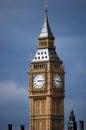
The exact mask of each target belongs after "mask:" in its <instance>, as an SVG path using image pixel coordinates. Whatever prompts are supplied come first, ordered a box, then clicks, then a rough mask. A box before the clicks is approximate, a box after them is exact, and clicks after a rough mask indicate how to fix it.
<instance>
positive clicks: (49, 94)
mask: <svg viewBox="0 0 86 130" xmlns="http://www.w3.org/2000/svg"><path fill="white" fill-rule="evenodd" d="M54 41H55V37H54V36H53V33H52V31H51V28H50V25H49V21H48V12H47V9H46V11H45V20H44V24H43V27H42V30H41V32H40V34H39V36H38V48H37V51H36V54H35V56H34V57H33V59H32V60H31V63H30V67H29V70H28V73H29V99H30V128H29V130H64V67H63V62H62V60H61V59H60V58H59V56H58V55H57V53H56V47H55V42H54Z"/></svg>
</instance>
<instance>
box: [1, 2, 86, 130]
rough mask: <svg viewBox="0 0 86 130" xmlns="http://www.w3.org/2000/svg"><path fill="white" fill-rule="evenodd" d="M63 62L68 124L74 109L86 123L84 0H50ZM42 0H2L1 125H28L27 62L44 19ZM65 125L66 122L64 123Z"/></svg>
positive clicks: (58, 49) (56, 40) (50, 12)
mask: <svg viewBox="0 0 86 130" xmlns="http://www.w3.org/2000/svg"><path fill="white" fill-rule="evenodd" d="M48 5H49V7H48V16H49V23H50V26H51V29H52V32H53V33H54V35H55V43H56V50H57V53H58V55H59V56H60V57H61V59H62V60H63V62H64V66H65V71H66V75H65V125H67V121H68V116H69V113H70V110H71V109H74V112H75V115H76V120H77V122H78V121H79V120H84V121H85V128H86V0H72V1H71V0H48ZM44 6H45V1H43V0H0V129H2V130H6V129H7V124H8V123H12V124H13V128H14V130H17V129H19V126H20V124H25V126H26V130H27V129H28V127H29V98H28V74H27V71H28V66H29V63H30V56H34V54H35V52H36V49H37V42H38V34H39V33H40V31H41V28H42V25H43V22H44V16H45V12H44ZM66 129H67V127H66Z"/></svg>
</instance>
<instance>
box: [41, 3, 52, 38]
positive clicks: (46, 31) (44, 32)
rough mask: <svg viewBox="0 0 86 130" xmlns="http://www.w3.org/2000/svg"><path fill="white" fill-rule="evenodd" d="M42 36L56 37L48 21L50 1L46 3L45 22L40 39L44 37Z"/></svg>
mask: <svg viewBox="0 0 86 130" xmlns="http://www.w3.org/2000/svg"><path fill="white" fill-rule="evenodd" d="M42 38H53V39H54V36H53V33H52V31H51V29H50V25H49V22H48V3H47V1H46V5H45V19H44V24H43V27H42V30H41V32H40V34H39V39H42Z"/></svg>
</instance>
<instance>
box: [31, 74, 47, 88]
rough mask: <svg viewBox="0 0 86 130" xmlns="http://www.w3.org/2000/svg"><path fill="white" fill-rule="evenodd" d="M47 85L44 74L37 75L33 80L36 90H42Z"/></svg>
mask: <svg viewBox="0 0 86 130" xmlns="http://www.w3.org/2000/svg"><path fill="white" fill-rule="evenodd" d="M44 83H45V78H44V76H43V75H42V74H37V75H36V76H35V77H34V79H33V84H34V87H35V88H42V87H43V85H44Z"/></svg>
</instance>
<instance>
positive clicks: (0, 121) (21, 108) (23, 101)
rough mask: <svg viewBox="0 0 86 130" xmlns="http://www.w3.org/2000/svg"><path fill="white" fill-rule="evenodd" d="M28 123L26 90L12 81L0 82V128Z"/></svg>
mask: <svg viewBox="0 0 86 130" xmlns="http://www.w3.org/2000/svg"><path fill="white" fill-rule="evenodd" d="M8 123H12V124H14V125H15V127H18V126H19V125H20V124H25V125H26V127H28V123H29V100H28V90H27V88H26V87H24V86H19V85H18V84H17V83H16V82H14V81H3V82H0V127H1V128H4V127H5V128H6V127H7V124H8Z"/></svg>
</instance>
